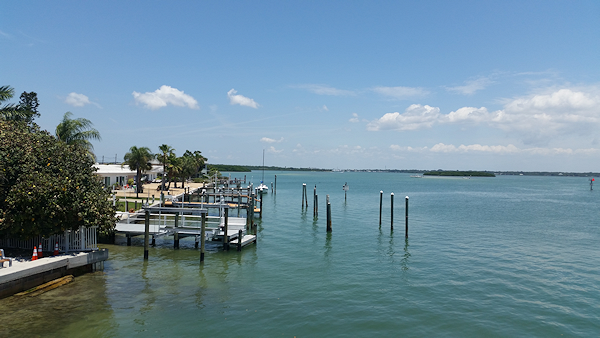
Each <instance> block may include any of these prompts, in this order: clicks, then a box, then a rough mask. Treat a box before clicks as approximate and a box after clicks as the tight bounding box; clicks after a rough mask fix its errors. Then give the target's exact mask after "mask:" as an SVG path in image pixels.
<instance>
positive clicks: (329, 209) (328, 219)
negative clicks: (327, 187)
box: [327, 195, 331, 232]
mask: <svg viewBox="0 0 600 338" xmlns="http://www.w3.org/2000/svg"><path fill="white" fill-rule="evenodd" d="M327 232H331V203H329V195H327Z"/></svg>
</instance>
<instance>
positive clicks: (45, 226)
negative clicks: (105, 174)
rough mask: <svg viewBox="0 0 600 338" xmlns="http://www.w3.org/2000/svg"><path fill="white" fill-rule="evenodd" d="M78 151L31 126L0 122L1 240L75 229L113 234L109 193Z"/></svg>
mask: <svg viewBox="0 0 600 338" xmlns="http://www.w3.org/2000/svg"><path fill="white" fill-rule="evenodd" d="M94 171H95V169H94V168H93V160H92V159H91V158H90V157H89V156H88V153H87V151H86V150H85V149H84V148H82V147H79V146H75V145H69V144H66V143H64V142H60V141H59V140H57V139H56V138H55V137H54V136H52V135H50V134H49V133H48V132H47V131H41V130H40V129H39V127H38V126H37V125H36V124H35V123H32V124H29V125H27V124H25V123H23V122H16V121H2V120H0V236H6V237H11V238H23V239H27V238H31V237H33V236H40V235H41V236H50V235H53V234H58V233H62V232H64V231H65V230H67V229H77V228H79V227H80V226H98V227H99V232H100V233H109V232H111V231H113V230H114V226H115V222H116V218H115V209H114V207H113V206H112V203H111V201H110V200H109V197H110V193H109V192H108V191H106V190H104V188H103V187H102V183H101V182H100V180H99V178H98V177H97V176H96V175H95V173H94Z"/></svg>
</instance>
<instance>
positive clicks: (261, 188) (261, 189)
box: [256, 181, 269, 194]
mask: <svg viewBox="0 0 600 338" xmlns="http://www.w3.org/2000/svg"><path fill="white" fill-rule="evenodd" d="M256 191H258V193H259V194H264V193H266V192H268V191H269V187H267V186H266V185H264V184H263V183H262V181H260V185H259V186H258V187H256Z"/></svg>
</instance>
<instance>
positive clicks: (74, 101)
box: [65, 92, 91, 107]
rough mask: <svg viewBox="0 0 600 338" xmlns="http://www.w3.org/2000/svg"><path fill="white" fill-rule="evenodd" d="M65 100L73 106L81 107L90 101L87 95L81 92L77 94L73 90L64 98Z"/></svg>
mask: <svg viewBox="0 0 600 338" xmlns="http://www.w3.org/2000/svg"><path fill="white" fill-rule="evenodd" d="M65 102H66V103H67V104H69V105H71V106H73V107H83V106H85V105H86V104H90V103H91V102H90V99H89V98H88V97H87V96H85V95H83V94H77V93H75V92H72V93H69V95H67V98H66V99H65Z"/></svg>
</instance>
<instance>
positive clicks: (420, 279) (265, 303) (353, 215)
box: [0, 172, 600, 337]
mask: <svg viewBox="0 0 600 338" xmlns="http://www.w3.org/2000/svg"><path fill="white" fill-rule="evenodd" d="M274 174H277V194H276V195H273V194H271V193H269V194H268V195H265V196H264V205H263V209H264V215H263V219H262V220H258V221H257V224H258V225H259V239H258V243H257V245H256V246H254V245H252V246H249V247H247V248H244V251H243V252H241V253H238V252H236V251H235V250H233V251H230V252H222V251H217V250H216V249H214V248H213V249H212V250H211V251H210V252H209V253H208V254H207V257H206V262H205V264H204V265H203V266H201V265H200V264H199V256H200V254H199V251H198V250H196V249H194V248H193V246H194V241H193V239H187V240H182V241H181V243H180V245H181V247H182V248H181V249H180V250H173V249H172V240H170V239H165V240H159V241H158V242H157V246H156V247H155V248H151V249H150V260H149V261H148V262H147V263H145V262H144V261H143V260H142V257H143V248H142V238H137V239H134V241H133V243H134V246H132V247H127V246H125V239H124V238H119V239H118V241H117V244H116V245H107V246H106V247H107V248H109V250H110V259H109V261H107V262H106V264H105V271H104V272H102V273H94V274H88V275H85V276H81V277H78V278H76V279H75V281H74V282H73V283H71V284H69V285H66V286H64V287H61V288H59V289H57V290H53V291H51V292H48V293H46V294H43V295H41V296H38V297H34V298H28V299H22V298H20V299H17V298H15V297H12V298H8V299H4V300H0V306H2V308H3V309H4V310H3V316H8V318H9V320H3V321H2V322H1V323H0V336H12V337H15V336H23V337H25V336H27V337H31V336H34V337H35V336H44V337H67V336H75V337H76V336H85V337H129V336H144V337H167V336H173V335H179V336H201V337H214V336H217V335H219V336H223V335H227V336H232V337H241V336H244V337H246V336H249V337H275V336H277V337H294V336H295V337H321V336H328V337H331V336H333V337H372V336H375V335H379V336H385V337H390V336H415V337H423V336H455V337H481V336H487V337H514V336H537V337H554V336H561V335H563V336H588V337H596V336H598V333H600V317H599V316H600V315H599V314H600V267H599V266H600V265H599V262H600V250H599V249H598V247H599V245H598V244H599V240H600V228H599V225H598V224H599V219H600V217H599V216H600V208H599V206H600V195H599V192H598V191H590V190H589V182H588V181H587V179H585V178H572V177H527V176H498V177H496V178H471V179H462V178H411V177H410V176H409V175H407V174H393V173H305V172H266V173H265V181H266V183H267V185H269V183H270V182H271V181H273V175H274ZM233 176H235V175H233ZM248 176H249V177H250V175H248ZM255 176H256V177H259V176H260V173H255ZM258 180H259V179H257V180H256V181H257V182H258ZM257 182H255V183H257ZM345 182H348V185H349V186H350V190H349V191H348V194H347V200H346V201H345V200H344V192H343V190H342V185H343V184H344V183H345ZM302 183H306V184H307V190H308V195H309V208H308V210H304V211H303V209H302V208H301V196H302ZM315 184H316V185H317V193H318V194H319V202H320V206H319V217H318V218H317V219H314V218H313V207H312V196H313V188H314V185H315ZM598 189H600V187H598ZM380 190H383V191H384V195H383V196H384V198H383V200H384V205H383V221H382V223H383V224H382V225H381V227H380V226H379V224H378V223H379V191H380ZM391 192H394V193H395V207H394V218H395V219H394V226H395V228H394V230H393V231H391V230H390V193H391ZM326 194H329V195H330V198H331V209H332V223H333V232H332V233H331V234H327V233H326V205H325V195H326ZM407 195H408V196H409V197H410V206H409V217H410V219H409V227H410V229H409V238H408V239H405V237H404V210H405V209H404V197H405V196H407Z"/></svg>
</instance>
